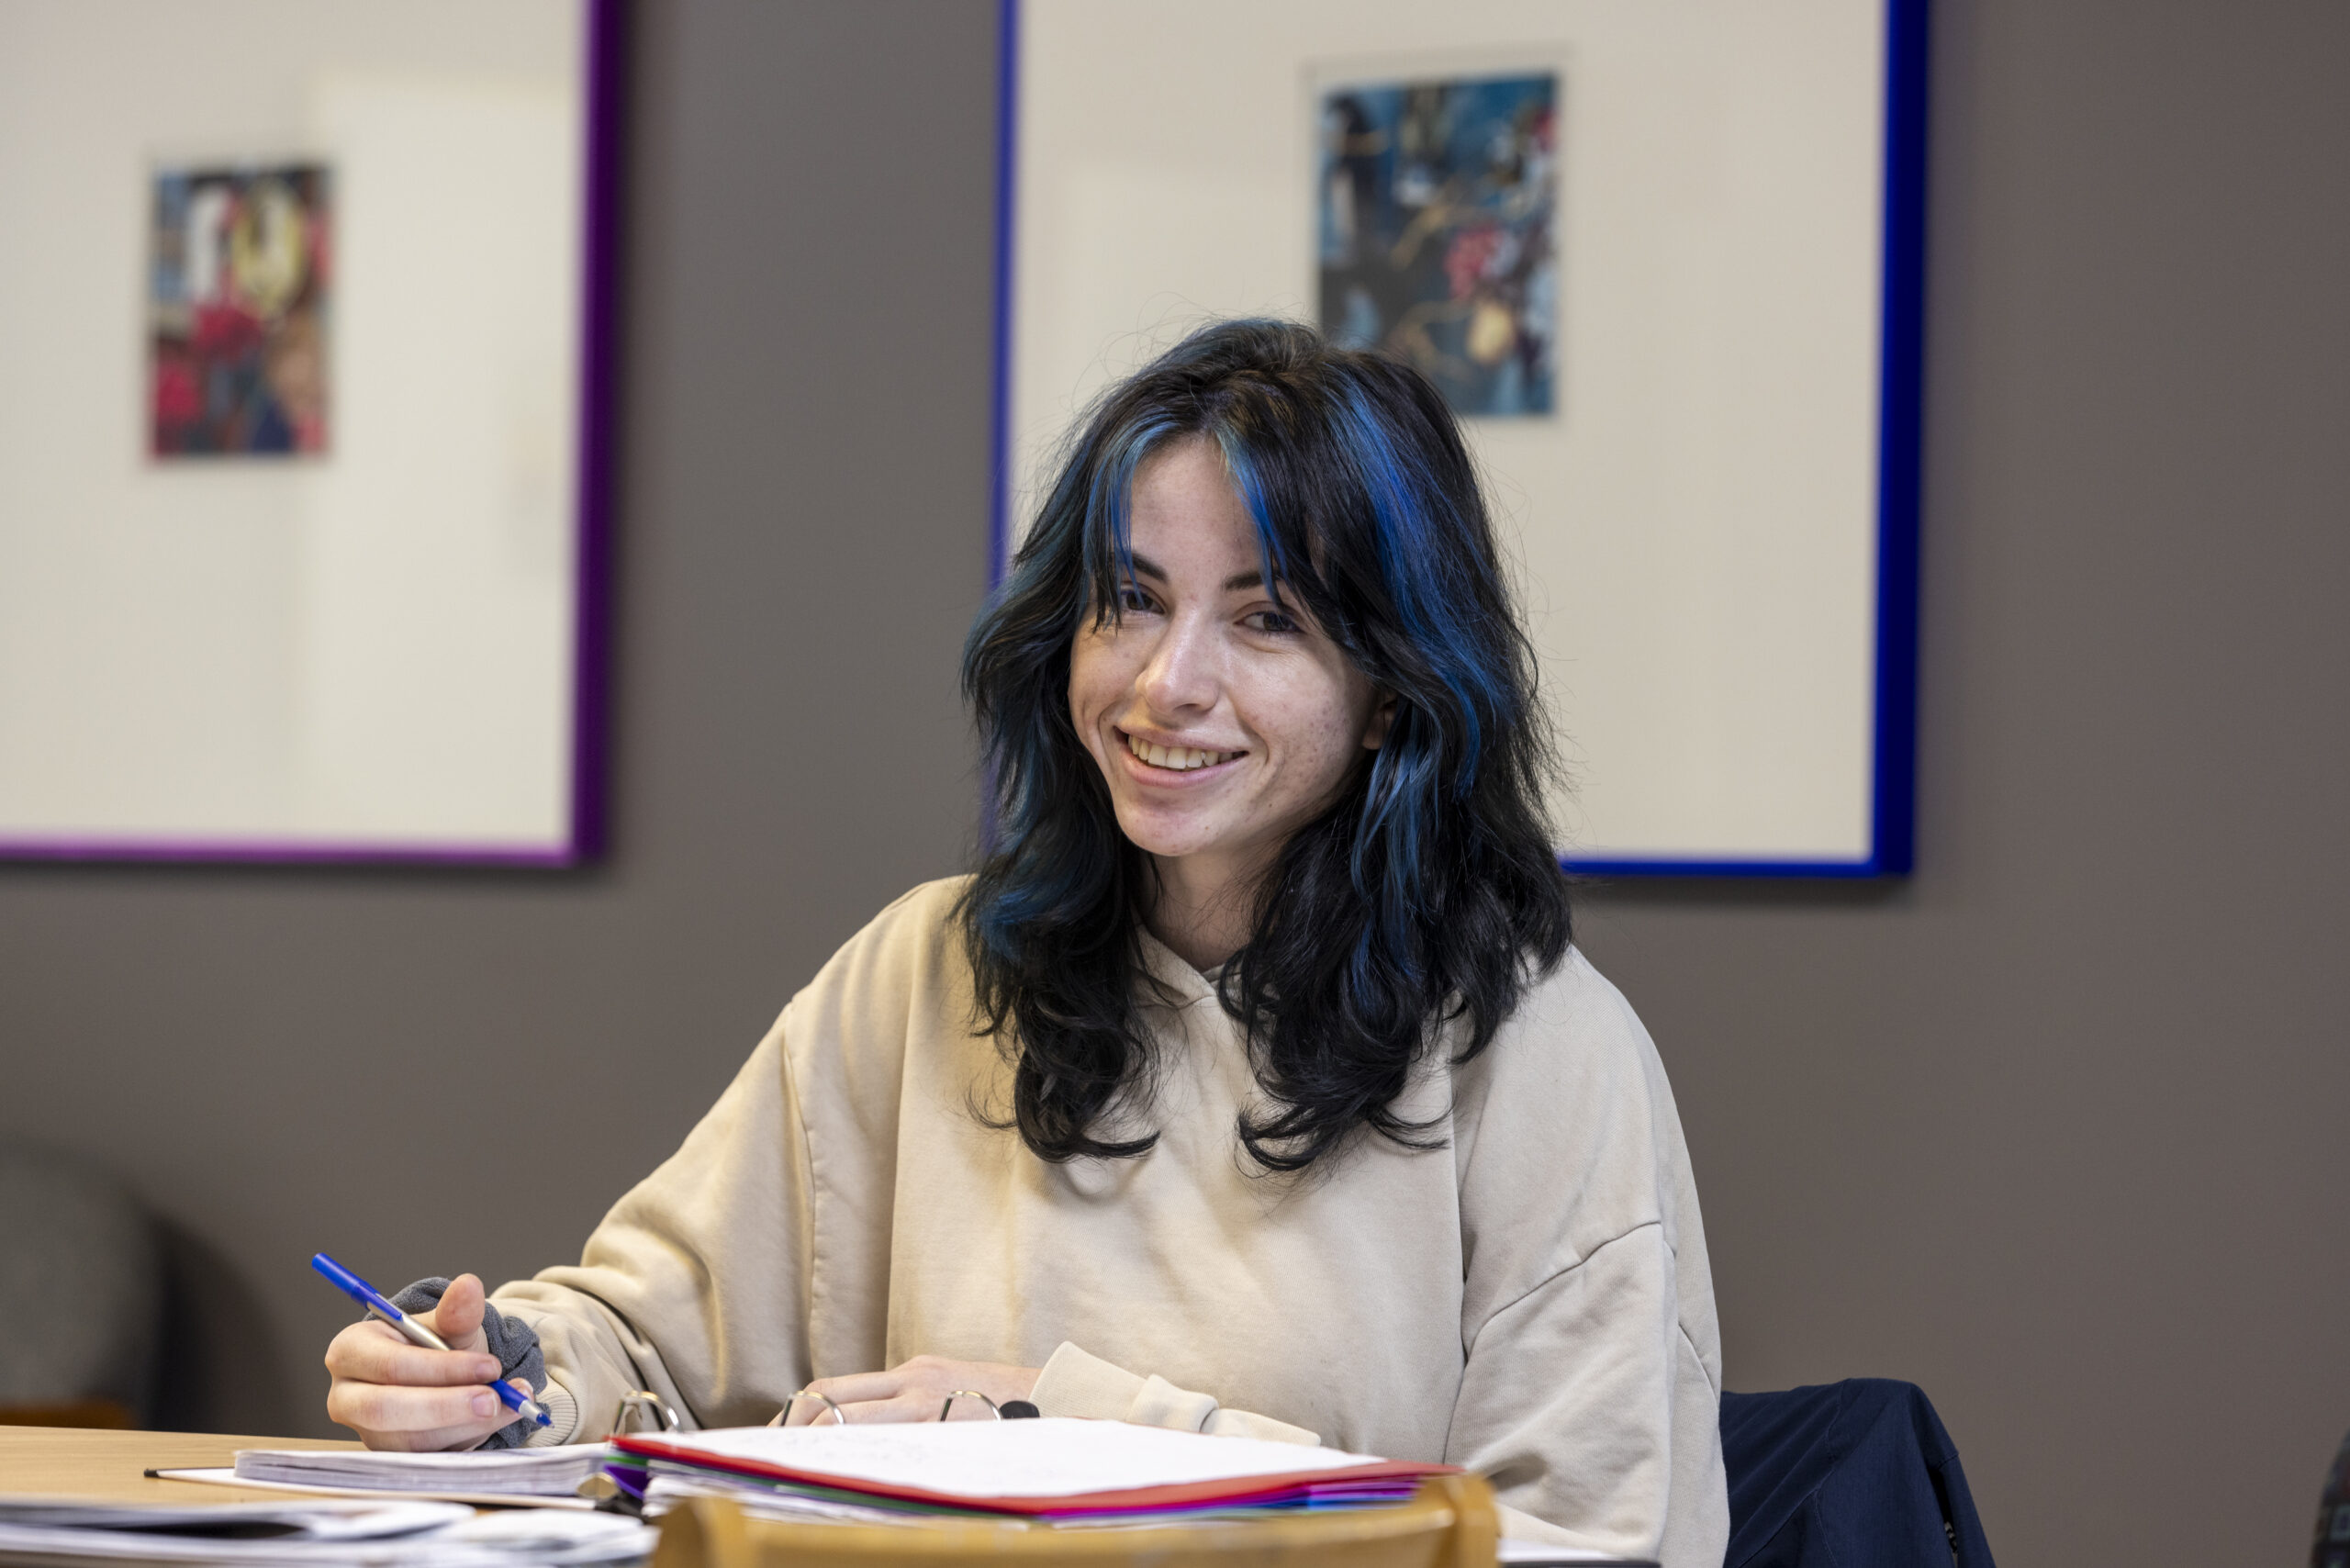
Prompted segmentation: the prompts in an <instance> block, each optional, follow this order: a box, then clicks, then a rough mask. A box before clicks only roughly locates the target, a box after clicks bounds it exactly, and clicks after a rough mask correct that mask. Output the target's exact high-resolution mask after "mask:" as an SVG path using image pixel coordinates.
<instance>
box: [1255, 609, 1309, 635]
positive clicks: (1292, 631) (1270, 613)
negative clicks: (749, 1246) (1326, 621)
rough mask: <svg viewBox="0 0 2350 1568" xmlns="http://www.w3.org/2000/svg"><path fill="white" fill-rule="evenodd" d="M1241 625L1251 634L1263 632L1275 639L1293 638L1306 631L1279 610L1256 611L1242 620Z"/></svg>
mask: <svg viewBox="0 0 2350 1568" xmlns="http://www.w3.org/2000/svg"><path fill="white" fill-rule="evenodd" d="M1241 624H1242V625H1244V626H1246V627H1248V630H1250V631H1251V632H1262V633H1266V634H1267V635H1269V636H1274V637H1292V636H1295V635H1296V634H1297V633H1300V632H1303V631H1304V630H1305V628H1304V627H1303V626H1300V625H1299V624H1298V623H1297V622H1295V621H1293V620H1292V619H1291V618H1290V617H1288V616H1286V615H1284V614H1282V613H1281V611H1280V610H1254V611H1252V612H1250V613H1249V614H1248V616H1247V617H1245V618H1244V619H1243V620H1242V622H1241Z"/></svg>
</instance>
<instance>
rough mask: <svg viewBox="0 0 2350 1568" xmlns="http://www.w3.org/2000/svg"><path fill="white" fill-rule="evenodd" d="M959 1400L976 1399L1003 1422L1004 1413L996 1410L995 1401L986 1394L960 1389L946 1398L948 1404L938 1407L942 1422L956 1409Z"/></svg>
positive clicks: (976, 1390) (972, 1389) (974, 1390)
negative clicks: (947, 1414)
mask: <svg viewBox="0 0 2350 1568" xmlns="http://www.w3.org/2000/svg"><path fill="white" fill-rule="evenodd" d="M958 1399H976V1400H978V1401H979V1403H980V1404H982V1405H984V1406H987V1407H988V1408H989V1409H990V1411H993V1412H994V1415H995V1418H996V1419H997V1420H999V1421H1001V1420H1002V1419H1003V1412H1002V1411H1001V1410H997V1409H996V1405H995V1401H994V1400H992V1399H990V1398H989V1397H988V1396H987V1395H986V1394H981V1393H980V1392H979V1390H978V1389H976V1388H958V1389H957V1390H956V1391H955V1392H954V1393H952V1394H948V1395H947V1396H946V1404H944V1405H942V1406H939V1407H938V1418H939V1419H940V1420H942V1421H944V1420H945V1419H946V1413H947V1412H948V1411H949V1410H952V1409H954V1408H955V1402H956V1401H957V1400H958Z"/></svg>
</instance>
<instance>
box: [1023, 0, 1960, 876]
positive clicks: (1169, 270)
mask: <svg viewBox="0 0 2350 1568" xmlns="http://www.w3.org/2000/svg"><path fill="white" fill-rule="evenodd" d="M1002 15H1003V26H1004V44H1003V60H1004V62H1005V66H1004V72H1005V80H1004V88H1003V104H1004V148H1005V152H1004V160H1005V162H1004V167H1003V170H1002V181H1001V185H1000V188H1001V190H1002V193H1003V199H1004V210H1003V213H1002V228H1001V230H1000V232H1001V235H1002V240H1001V243H1002V257H1001V272H1000V296H999V298H1000V319H999V332H998V342H999V367H998V368H999V398H998V413H997V435H998V451H999V453H1000V471H999V485H998V490H997V501H996V522H995V530H996V534H995V542H996V559H997V561H998V564H999V569H1000V568H1001V564H1002V561H1003V560H1004V559H1005V558H1006V556H1007V554H1008V552H1009V550H1010V548H1011V547H1012V544H1013V542H1014V540H1015V539H1016V537H1017V535H1018V533H1019V531H1020V529H1021V528H1022V526H1023V525H1024V520H1025V518H1026V516H1027V514H1028V511H1029V510H1030V508H1031V507H1033V505H1034V503H1035V499H1036V497H1037V494H1038V488H1039V486H1040V483H1041V482H1042V481H1043V480H1044V479H1046V478H1047V477H1048V475H1047V474H1046V465H1048V464H1049V463H1050V462H1051V460H1052V456H1053V454H1054V450H1055V446H1056V443H1057V441H1058V439H1059V438H1060V436H1061V435H1062V433H1063V432H1064V431H1066V430H1067V429H1068V427H1069V424H1070V422H1071V421H1072V420H1074V419H1075V418H1077V417H1078V415H1079V413H1080V411H1081V410H1082V409H1083V408H1084V407H1085V405H1086V402H1087V400H1088V399H1089V398H1091V396H1092V395H1093V394H1094V393H1095V392H1096V391H1098V390H1099V389H1101V388H1102V386H1106V385H1107V384H1109V383H1110V382H1112V381H1113V380H1114V379H1116V378H1117V377H1118V376H1119V375H1123V374H1125V372H1127V371H1128V370H1131V369H1133V368H1136V367H1137V366H1139V365H1140V364H1143V363H1145V362H1146V361H1147V360H1148V359H1149V358H1150V357H1151V355H1152V354H1154V353H1157V352H1158V350H1159V349H1161V348H1164V347H1165V346H1167V345H1168V344H1169V343H1171V342H1173V341H1175V340H1176V339H1177V338H1179V337H1181V335H1182V334H1183V333H1184V332H1185V331H1187V330H1190V329H1192V327H1195V326H1197V325H1199V324H1200V323H1201V322H1203V321H1204V320H1207V319H1214V318H1218V317H1228V316H1279V317H1286V318H1290V319H1302V320H1307V321H1312V322H1315V323H1317V324H1318V325H1319V326H1320V327H1321V329H1322V330H1324V331H1325V332H1326V333H1327V334H1328V335H1329V336H1330V337H1331V338H1332V339H1334V340H1335V341H1337V342H1341V343H1345V344H1349V345H1359V346H1376V347H1378V348H1380V349H1381V350H1382V351H1384V352H1386V353H1392V354H1394V355H1396V356H1397V357H1399V358H1402V359H1404V360H1406V361H1408V362H1409V363H1411V364H1415V365H1416V366H1417V367H1418V368H1419V369H1420V370H1421V371H1422V372H1424V373H1425V374H1426V375H1427V376H1428V377H1429V379H1430V380H1431V381H1432V382H1434V383H1435V385H1436V386H1438V388H1439V389H1440V390H1441V391H1442V392H1443V393H1444V395H1445V397H1446V398H1447V399H1448V400H1449V402H1450V404H1451V406H1452V408H1453V409H1455V411H1456V412H1458V413H1459V414H1460V416H1461V418H1462V420H1463V422H1464V427H1465V429H1466V430H1467V431H1468V435H1469V439H1470V442H1471V444H1472V448H1473V449H1474V451H1475V452H1476V454H1477V456H1478V458H1479V461H1480V463H1481V465H1483V468H1484V470H1485V472H1486V475H1487V477H1488V486H1487V489H1488V494H1489V498H1491V499H1492V501H1493V502H1494V505H1495V507H1496V510H1497V514H1498V518H1499V521H1500V522H1501V525H1502V527H1503V529H1504V532H1505V544H1506V546H1507V549H1508V552H1509V554H1510V555H1511V557H1512V562H1513V566H1514V567H1515V568H1516V573H1517V576H1518V578H1519V588H1520V594H1521V598H1522V599H1523V601H1524V602H1525V604H1526V606H1527V612H1528V615H1529V618H1530V621H1531V630H1532V632H1533V633H1534V636H1535V640H1536V643H1537V645H1538V649H1539V654H1540V657H1541V680H1542V691H1543V696H1544V700H1545V701H1546V704H1547V706H1548V708H1549V710H1550V718H1551V720H1552V721H1553V723H1554V726H1555V729H1556V731H1557V734H1558V735H1559V737H1560V740H1561V749H1562V751H1563V753H1564V759H1565V761H1566V764H1567V771H1568V774H1569V778H1568V779H1567V781H1566V783H1565V784H1564V786H1563V787H1562V788H1561V790H1560V791H1559V792H1558V794H1557V795H1556V797H1555V798H1554V799H1553V801H1551V806H1552V814H1553V817H1554V820H1555V821H1556V822H1557V823H1558V824H1559V827H1560V831H1561V845H1560V850H1561V857H1562V859H1563V860H1564V861H1565V862H1566V863H1567V864H1568V865H1569V866H1571V867H1572V868H1578V869H1585V870H1591V871H1595V872H1604V873H1606V874H1609V875H1616V876H1803V877H1879V876H1887V875H1898V874H1901V873H1905V872H1907V871H1908V869H1909V868H1910V866H1911V862H1912V857H1913V820H1914V805H1913V801H1914V792H1915V791H1914V760H1913V757H1914V745H1915V728H1916V726H1915V705H1916V656H1917V654H1916V647H1917V633H1916V620H1917V616H1916V606H1917V591H1918V587H1917V571H1918V443H1919V326H1920V310H1921V290H1922V277H1921V256H1922V214H1923V188H1922V187H1923V170H1924V124H1925V120H1924V90H1925V54H1924V50H1925V39H1926V15H1925V0H1677V3H1676V4H1674V5H1672V6H1657V5H1654V4H1652V3H1651V0H1460V4H1457V5H1453V6H1442V7H1431V6H1425V5H1419V4H1414V3H1411V0H1284V3H1283V4H1282V5H1280V6H1264V5H1261V4H1257V3H1254V0H1183V3H1181V4H1176V3H1175V0H1147V3H1137V4H1133V5H1125V6H1101V5H1097V4H1093V3H1091V0H1008V3H1007V4H1006V5H1005V6H1004V9H1003V13H1002ZM1236 40H1245V46H1237V45H1236Z"/></svg>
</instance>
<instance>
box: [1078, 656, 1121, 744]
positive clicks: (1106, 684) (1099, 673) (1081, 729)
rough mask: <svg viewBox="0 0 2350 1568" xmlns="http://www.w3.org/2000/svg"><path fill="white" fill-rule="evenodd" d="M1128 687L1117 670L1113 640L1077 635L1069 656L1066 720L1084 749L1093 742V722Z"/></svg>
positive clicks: (1117, 664) (1119, 670)
mask: <svg viewBox="0 0 2350 1568" xmlns="http://www.w3.org/2000/svg"><path fill="white" fill-rule="evenodd" d="M1128 684H1129V682H1128V681H1127V680H1126V679H1125V678H1124V676H1123V675H1122V673H1121V669H1120V660H1119V657H1118V652H1117V639H1116V638H1114V637H1111V636H1106V635H1104V634H1102V633H1099V632H1092V631H1085V632H1080V633H1078V634H1077V640H1076V642H1074V643H1072V644H1070V645H1069V718H1070V720H1071V721H1072V722H1074V723H1075V724H1076V725H1077V733H1078V734H1080V735H1082V736H1083V737H1084V738H1085V744H1086V745H1089V746H1090V745H1092V744H1093V742H1094V738H1095V737H1094V734H1093V729H1094V721H1095V720H1096V719H1097V718H1099V717H1100V716H1101V714H1102V710H1103V709H1104V708H1105V707H1107V706H1109V705H1110V704H1111V703H1113V702H1114V701H1116V700H1117V699H1118V695H1119V693H1120V692H1121V691H1123V690H1124V689H1125V687H1126V686H1127V685H1128Z"/></svg>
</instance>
